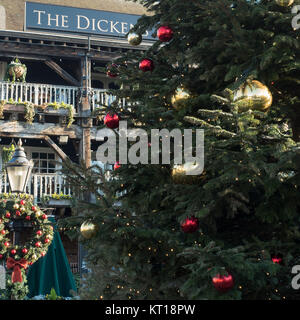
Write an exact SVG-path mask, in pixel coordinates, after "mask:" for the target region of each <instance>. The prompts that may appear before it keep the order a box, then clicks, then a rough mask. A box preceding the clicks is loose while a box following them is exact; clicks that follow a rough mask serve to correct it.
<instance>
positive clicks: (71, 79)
mask: <svg viewBox="0 0 300 320" xmlns="http://www.w3.org/2000/svg"><path fill="white" fill-rule="evenodd" d="M44 62H45V64H46V65H47V66H48V67H49V68H51V69H53V70H54V71H55V72H56V73H57V74H58V75H59V76H60V77H61V78H63V79H64V80H66V81H67V82H69V83H70V84H71V85H72V86H75V87H80V82H79V81H77V80H76V79H75V78H74V77H73V76H71V75H70V74H69V73H68V72H67V71H66V70H64V69H63V68H62V67H61V66H59V65H58V64H57V63H56V62H54V61H53V60H46V61H44Z"/></svg>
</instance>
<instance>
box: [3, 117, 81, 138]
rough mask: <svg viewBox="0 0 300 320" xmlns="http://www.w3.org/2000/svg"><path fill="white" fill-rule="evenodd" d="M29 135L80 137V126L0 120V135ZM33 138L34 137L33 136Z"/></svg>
mask: <svg viewBox="0 0 300 320" xmlns="http://www.w3.org/2000/svg"><path fill="white" fill-rule="evenodd" d="M20 135H30V136H36V137H38V138H36V139H39V136H40V135H43V136H45V135H48V136H68V137H69V139H81V138H82V128H81V127H79V126H78V125H75V124H72V125H71V127H70V128H66V127H61V126H60V125H59V124H55V123H35V122H34V123H32V124H28V123H25V122H23V123H22V122H19V121H5V120H0V136H2V137H4V136H6V137H7V136H17V137H18V136H20ZM32 138H33V137H32ZM33 139H34V138H33Z"/></svg>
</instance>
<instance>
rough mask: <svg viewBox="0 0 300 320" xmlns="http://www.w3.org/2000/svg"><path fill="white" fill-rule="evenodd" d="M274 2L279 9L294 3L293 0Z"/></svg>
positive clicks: (276, 0)
mask: <svg viewBox="0 0 300 320" xmlns="http://www.w3.org/2000/svg"><path fill="white" fill-rule="evenodd" d="M275 2H276V3H277V4H278V5H279V6H281V7H289V6H291V5H292V4H293V3H294V0H275Z"/></svg>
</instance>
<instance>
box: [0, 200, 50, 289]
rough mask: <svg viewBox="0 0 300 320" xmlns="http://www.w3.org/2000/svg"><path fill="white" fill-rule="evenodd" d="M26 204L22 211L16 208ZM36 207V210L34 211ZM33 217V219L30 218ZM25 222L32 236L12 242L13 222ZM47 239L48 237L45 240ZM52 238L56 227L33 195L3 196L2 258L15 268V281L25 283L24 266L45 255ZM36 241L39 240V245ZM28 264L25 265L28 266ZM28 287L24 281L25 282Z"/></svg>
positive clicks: (0, 207)
mask: <svg viewBox="0 0 300 320" xmlns="http://www.w3.org/2000/svg"><path fill="white" fill-rule="evenodd" d="M20 206H22V207H24V209H23V210H22V211H20V210H18V209H16V208H20ZM33 209H34V210H33ZM28 217H30V219H28ZM21 221H22V222H23V223H24V224H25V225H26V224H27V225H28V228H29V227H30V229H31V233H30V234H32V237H31V238H30V239H29V240H28V241H26V242H25V243H24V244H22V245H17V244H15V245H14V244H13V243H12V242H10V232H11V230H10V229H11V228H10V225H11V223H17V222H18V223H20V222H21ZM46 239H47V240H46ZM52 239H53V227H52V226H51V224H50V222H48V220H47V216H46V215H45V214H43V213H42V211H41V209H40V208H39V207H38V206H35V205H33V197H32V196H31V195H28V194H4V195H1V199H0V259H1V260H5V261H6V264H7V268H8V269H12V283H13V284H14V283H15V282H25V279H26V275H25V269H26V267H27V264H29V265H31V264H33V263H34V262H35V261H37V260H38V259H39V258H40V257H42V256H44V255H45V252H47V250H48V247H49V245H50V244H51V242H52ZM36 243H39V245H38V246H36ZM25 266H26V267H25ZM24 286H25V283H24Z"/></svg>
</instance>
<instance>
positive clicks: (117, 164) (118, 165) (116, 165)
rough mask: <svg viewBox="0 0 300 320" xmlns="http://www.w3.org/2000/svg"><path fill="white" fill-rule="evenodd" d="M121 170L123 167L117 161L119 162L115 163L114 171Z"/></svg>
mask: <svg viewBox="0 0 300 320" xmlns="http://www.w3.org/2000/svg"><path fill="white" fill-rule="evenodd" d="M119 168H121V165H120V163H119V161H117V162H116V163H115V165H114V170H117V169H119Z"/></svg>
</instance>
